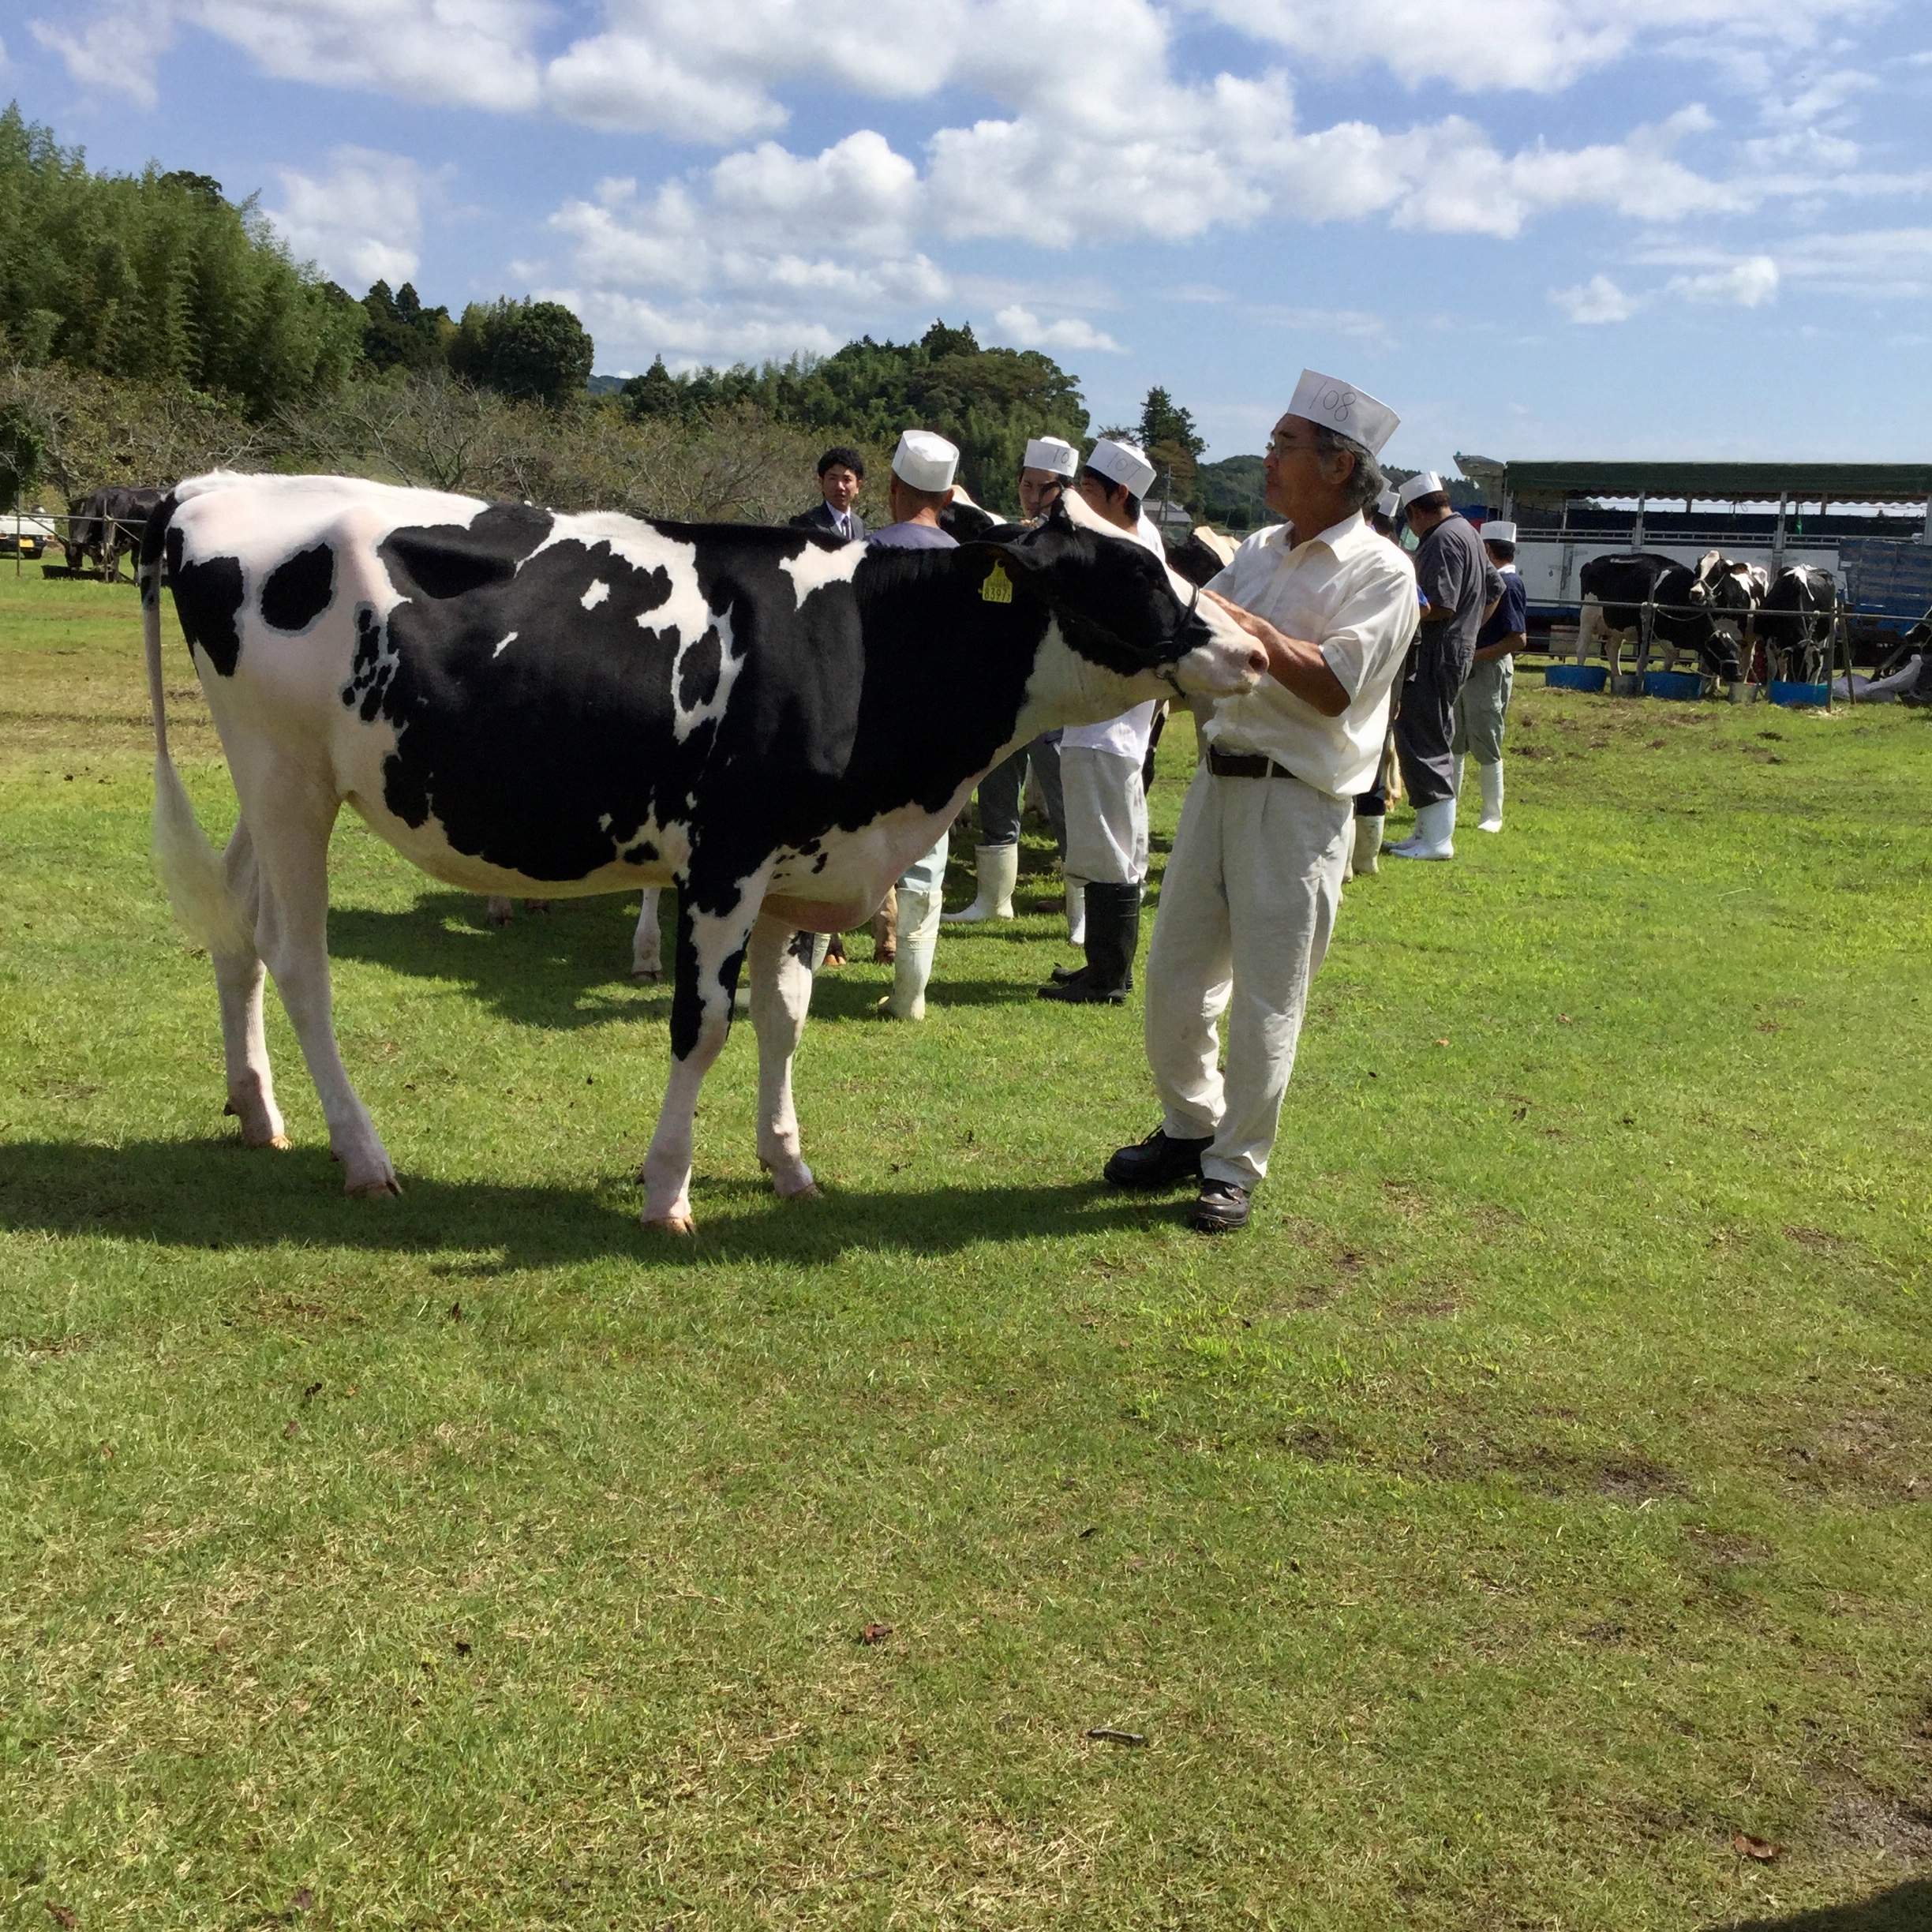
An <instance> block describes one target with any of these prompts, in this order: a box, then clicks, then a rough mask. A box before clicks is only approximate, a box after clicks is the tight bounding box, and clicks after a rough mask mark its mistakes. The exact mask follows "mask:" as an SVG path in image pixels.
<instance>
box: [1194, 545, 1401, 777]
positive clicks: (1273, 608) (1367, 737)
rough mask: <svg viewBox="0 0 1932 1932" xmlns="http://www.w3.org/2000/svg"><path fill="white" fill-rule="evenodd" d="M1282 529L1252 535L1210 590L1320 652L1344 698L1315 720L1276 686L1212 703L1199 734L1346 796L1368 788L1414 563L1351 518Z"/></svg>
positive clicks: (1384, 725)
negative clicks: (1305, 532) (1305, 530)
mask: <svg viewBox="0 0 1932 1932" xmlns="http://www.w3.org/2000/svg"><path fill="white" fill-rule="evenodd" d="M1287 536H1288V526H1287V525H1286V524H1285V523H1277V524H1275V526H1273V527H1272V528H1271V529H1268V530H1260V531H1257V532H1256V534H1255V535H1253V536H1252V537H1249V539H1248V540H1247V541H1246V542H1245V543H1244V544H1243V545H1241V548H1240V549H1238V550H1237V551H1236V552H1234V562H1233V563H1231V564H1229V566H1228V567H1227V568H1226V570H1224V571H1222V573H1221V574H1220V575H1219V576H1218V577H1217V578H1215V580H1214V582H1213V583H1212V585H1211V586H1210V588H1211V589H1212V590H1216V591H1219V593H1220V594H1221V595H1222V597H1226V599H1227V600H1228V601H1229V602H1230V603H1231V604H1238V605H1240V606H1241V608H1242V609H1243V610H1246V611H1252V612H1254V614H1255V615H1256V616H1257V617H1265V618H1266V619H1267V621H1268V622H1269V623H1271V624H1273V625H1274V626H1275V628H1276V629H1277V630H1279V631H1286V633H1287V634H1288V635H1289V636H1290V637H1292V638H1303V639H1305V640H1306V641H1307V642H1309V643H1312V644H1314V645H1316V646H1318V647H1319V649H1320V652H1321V654H1322V659H1323V661H1324V663H1326V664H1327V666H1328V668H1329V669H1330V670H1331V671H1332V672H1334V673H1335V677H1336V679H1337V680H1338V681H1339V683H1340V684H1341V686H1342V689H1343V690H1344V691H1346V692H1347V693H1348V695H1349V706H1348V709H1347V710H1346V711H1344V712H1343V713H1342V715H1341V716H1340V717H1323V715H1322V714H1321V713H1320V712H1319V711H1317V710H1316V709H1315V707H1314V706H1312V705H1310V704H1307V703H1305V702H1303V701H1302V700H1301V698H1297V697H1296V696H1295V695H1294V692H1293V691H1290V690H1289V689H1288V687H1286V685H1285V684H1282V683H1279V681H1278V680H1275V679H1274V678H1271V677H1264V678H1263V679H1262V680H1261V682H1260V684H1259V685H1258V686H1257V687H1256V689H1255V690H1254V691H1252V692H1250V693H1249V695H1248V696H1246V697H1245V698H1221V699H1219V700H1218V701H1217V702H1216V703H1215V708H1214V716H1213V717H1211V718H1210V719H1209V720H1208V721H1207V724H1206V725H1204V726H1203V727H1202V736H1204V738H1206V739H1208V740H1209V741H1210V742H1211V743H1215V744H1218V745H1219V746H1220V747H1221V748H1222V750H1223V751H1258V752H1260V753H1261V754H1263V755H1264V757H1267V758H1272V759H1274V761H1275V763H1276V764H1278V765H1280V766H1284V767H1285V768H1286V769H1288V770H1289V771H1291V772H1293V773H1294V775H1295V776H1296V777H1297V778H1299V779H1300V780H1301V781H1302V782H1303V783H1304V784H1309V785H1312V786H1313V787H1314V788H1315V789H1316V791H1317V792H1326V793H1327V795H1328V796H1330V797H1331V798H1353V797H1354V796H1356V795H1357V793H1358V792H1365V791H1367V790H1368V788H1369V786H1370V785H1371V784H1373V783H1374V781H1375V774H1376V766H1377V764H1378V763H1379V762H1380V759H1381V757H1382V747H1383V741H1384V739H1386V738H1387V733H1388V713H1389V687H1391V685H1392V684H1393V683H1395V676H1396V673H1397V672H1398V671H1400V670H1401V668H1402V656H1403V653H1405V652H1406V650H1408V648H1409V644H1410V639H1411V638H1413V637H1414V635H1415V631H1416V623H1417V613H1418V611H1419V608H1420V606H1419V605H1417V601H1416V575H1415V566H1414V564H1412V563H1411V562H1410V560H1409V558H1408V556H1406V553H1405V552H1402V551H1400V550H1398V549H1396V547H1395V545H1393V544H1392V543H1391V542H1390V541H1388V540H1387V537H1379V536H1377V535H1376V533H1375V531H1374V530H1372V529H1370V528H1369V526H1368V524H1367V523H1365V522H1363V520H1362V519H1361V517H1360V516H1350V517H1345V518H1344V519H1342V522H1339V523H1336V524H1332V525H1331V526H1330V527H1329V528H1328V529H1327V530H1324V531H1323V532H1322V533H1321V534H1320V536H1318V537H1310V538H1309V540H1308V541H1307V542H1306V543H1297V544H1296V545H1294V547H1293V548H1292V549H1290V547H1289V544H1288V541H1287Z"/></svg>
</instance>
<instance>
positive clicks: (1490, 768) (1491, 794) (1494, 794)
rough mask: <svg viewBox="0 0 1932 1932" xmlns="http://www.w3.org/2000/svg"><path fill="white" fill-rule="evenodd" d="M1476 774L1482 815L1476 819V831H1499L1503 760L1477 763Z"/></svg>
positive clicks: (1501, 818) (1500, 824)
mask: <svg viewBox="0 0 1932 1932" xmlns="http://www.w3.org/2000/svg"><path fill="white" fill-rule="evenodd" d="M1476 776H1477V777H1478V778H1480V779H1481V781H1482V795H1483V807H1482V816H1481V818H1478V819H1477V821H1476V829H1477V831H1478V832H1500V831H1501V830H1502V829H1503V761H1502V760H1501V759H1500V758H1498V759H1497V760H1496V762H1495V763H1494V764H1493V765H1478V766H1477V767H1476Z"/></svg>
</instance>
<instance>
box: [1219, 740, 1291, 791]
mask: <svg viewBox="0 0 1932 1932" xmlns="http://www.w3.org/2000/svg"><path fill="white" fill-rule="evenodd" d="M1207 769H1209V770H1210V771H1211V772H1212V773H1214V775H1215V777H1217V778H1293V777H1294V773H1293V772H1291V771H1290V770H1289V769H1288V768H1287V766H1285V765H1277V764H1276V763H1275V761H1274V760H1273V759H1272V758H1264V757H1263V756H1262V755H1261V754H1260V752H1259V751H1222V749H1221V747H1219V745H1210V746H1209V747H1207ZM1297 782H1299V781H1297Z"/></svg>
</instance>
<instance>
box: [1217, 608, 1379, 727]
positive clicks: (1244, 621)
mask: <svg viewBox="0 0 1932 1932" xmlns="http://www.w3.org/2000/svg"><path fill="white" fill-rule="evenodd" d="M1203 595H1204V596H1207V597H1211V598H1213V600H1214V601H1215V603H1217V604H1219V605H1220V606H1221V608H1222V609H1223V610H1224V611H1226V612H1227V614H1228V615H1229V616H1230V617H1232V618H1233V619H1234V621H1235V622H1236V623H1237V624H1239V625H1240V626H1241V628H1242V630H1244V631H1246V632H1247V633H1248V635H1249V636H1250V637H1251V638H1253V639H1254V641H1255V642H1256V643H1257V644H1259V645H1260V646H1261V648H1262V650H1264V651H1266V652H1267V661H1268V676H1270V677H1271V678H1273V679H1274V680H1275V682H1276V683H1278V684H1281V685H1283V686H1285V687H1286V688H1287V689H1288V690H1290V691H1293V692H1294V695H1295V696H1296V697H1297V698H1300V699H1301V702H1303V703H1304V704H1305V705H1307V706H1309V707H1310V708H1311V709H1312V710H1316V711H1319V712H1320V713H1321V714H1322V716H1323V717H1340V716H1341V715H1342V713H1343V712H1344V711H1346V710H1347V709H1348V707H1349V695H1348V691H1347V690H1346V687H1344V685H1343V684H1342V680H1340V679H1339V677H1337V676H1335V673H1334V672H1332V671H1331V670H1330V669H1329V668H1328V662H1327V659H1326V658H1325V657H1323V656H1322V654H1321V653H1320V650H1317V649H1316V646H1314V645H1312V644H1311V643H1309V642H1308V641H1307V640H1306V639H1305V638H1292V637H1290V636H1289V635H1288V634H1287V632H1286V631H1279V630H1277V629H1276V628H1275V626H1274V625H1273V624H1271V623H1269V622H1268V620H1267V619H1266V618H1265V617H1257V616H1256V615H1255V614H1254V612H1252V611H1249V610H1243V609H1242V608H1241V606H1240V605H1238V604H1230V602H1229V601H1228V600H1227V599H1226V597H1223V596H1222V594H1221V593H1220V592H1219V590H1207V591H1204V593H1203Z"/></svg>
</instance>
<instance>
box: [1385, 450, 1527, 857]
mask: <svg viewBox="0 0 1932 1932" xmlns="http://www.w3.org/2000/svg"><path fill="white" fill-rule="evenodd" d="M1396 493H1397V495H1398V497H1399V498H1400V500H1401V502H1402V509H1403V511H1405V513H1406V515H1407V517H1408V519H1409V527H1410V530H1413V531H1414V532H1415V534H1416V540H1417V541H1416V555H1415V573H1416V583H1417V586H1418V588H1419V589H1420V590H1421V593H1422V597H1423V600H1424V601H1423V605H1422V629H1421V635H1420V636H1419V637H1418V638H1417V642H1416V648H1415V653H1414V655H1413V657H1411V658H1410V661H1409V672H1408V676H1406V678H1405V679H1404V680H1403V682H1402V702H1401V705H1400V706H1399V708H1398V710H1397V712H1396V715H1395V755H1396V756H1397V757H1398V758H1399V759H1401V761H1402V787H1403V789H1404V790H1406V792H1408V794H1409V796H1410V798H1411V799H1413V800H1414V801H1415V808H1416V822H1415V830H1414V832H1413V833H1412V834H1411V835H1410V837H1407V838H1406V839H1404V840H1402V842H1401V843H1400V844H1396V845H1391V846H1390V847H1389V848H1388V851H1389V853H1390V855H1391V856H1392V857H1394V858H1397V859H1453V858H1454V857H1455V838H1454V834H1455V819H1456V784H1455V781H1456V772H1455V758H1454V756H1453V754H1451V751H1450V749H1449V739H1450V736H1451V733H1452V732H1453V731H1454V729H1455V701H1456V694H1457V693H1458V691H1461V690H1462V685H1463V682H1464V680H1466V678H1467V677H1468V676H1469V673H1470V663H1471V661H1473V659H1474V657H1475V655H1476V633H1477V631H1479V630H1481V627H1482V625H1483V622H1484V620H1485V619H1486V618H1487V617H1488V616H1489V614H1490V613H1491V612H1492V611H1493V610H1494V609H1495V608H1496V605H1497V603H1498V602H1499V601H1500V599H1501V597H1502V595H1503V579H1502V578H1501V577H1500V576H1499V575H1497V573H1496V566H1495V565H1494V564H1492V563H1491V562H1490V561H1489V560H1488V558H1487V557H1486V556H1484V555H1483V548H1482V545H1481V542H1480V541H1478V540H1477V535H1476V531H1475V528H1474V526H1473V525H1472V524H1471V523H1470V522H1469V520H1468V519H1466V518H1465V517H1460V516H1458V515H1456V513H1455V511H1453V510H1451V508H1450V507H1449V492H1447V490H1446V489H1443V481H1442V478H1441V477H1439V476H1438V475H1436V473H1435V471H1434V470H1421V471H1420V472H1419V473H1418V474H1416V475H1414V476H1412V477H1410V479H1409V481H1407V482H1406V483H1405V484H1404V485H1402V488H1401V489H1400V490H1399V491H1398V492H1396Z"/></svg>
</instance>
